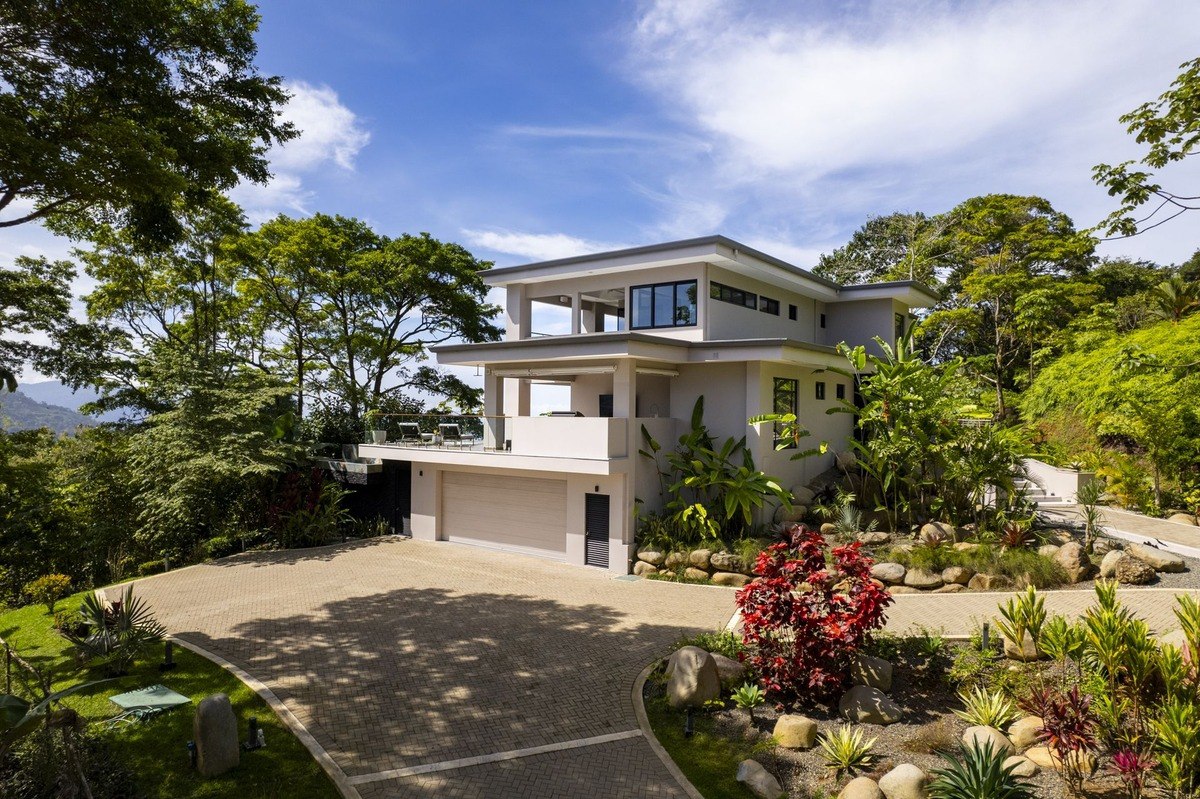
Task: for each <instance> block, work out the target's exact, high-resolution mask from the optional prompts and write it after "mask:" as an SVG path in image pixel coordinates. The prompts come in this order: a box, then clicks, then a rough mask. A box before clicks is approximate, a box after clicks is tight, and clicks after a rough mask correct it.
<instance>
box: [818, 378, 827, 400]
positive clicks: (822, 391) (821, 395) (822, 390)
mask: <svg viewBox="0 0 1200 799" xmlns="http://www.w3.org/2000/svg"><path fill="white" fill-rule="evenodd" d="M817 399H819V400H823V399H825V383H824V382H822V381H820V380H818V381H817Z"/></svg>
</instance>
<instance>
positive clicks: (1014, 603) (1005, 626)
mask: <svg viewBox="0 0 1200 799" xmlns="http://www.w3.org/2000/svg"><path fill="white" fill-rule="evenodd" d="M1000 616H1001V618H999V619H996V629H997V630H999V631H1000V634H1001V635H1003V636H1004V637H1005V638H1007V639H1008V640H1009V641H1011V642H1012V643H1013V644H1014V645H1015V646H1017V647H1021V646H1024V642H1025V636H1026V635H1028V636H1029V639H1030V641H1031V642H1032V643H1033V645H1034V647H1037V646H1038V643H1039V640H1040V638H1041V633H1042V625H1043V624H1045V623H1046V602H1045V600H1044V599H1042V597H1041V596H1039V595H1038V592H1037V588H1035V587H1034V586H1032V585H1031V586H1029V587H1028V588H1027V589H1025V591H1023V592H1022V593H1019V594H1017V595H1016V596H1013V597H1010V598H1009V600H1008V601H1007V602H1005V603H1004V604H1003V605H1001V606H1000Z"/></svg>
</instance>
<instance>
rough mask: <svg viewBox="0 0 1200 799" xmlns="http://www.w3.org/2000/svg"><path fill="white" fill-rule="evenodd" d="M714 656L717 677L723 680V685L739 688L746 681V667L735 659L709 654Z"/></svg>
mask: <svg viewBox="0 0 1200 799" xmlns="http://www.w3.org/2000/svg"><path fill="white" fill-rule="evenodd" d="M709 654H710V655H712V659H713V662H715V663H716V664H717V675H718V676H719V677H720V678H721V685H726V686H735V687H736V686H739V685H741V684H742V681H743V680H745V679H746V667H745V666H744V665H742V664H741V663H738V662H737V661H736V660H734V659H733V658H727V657H725V656H724V655H720V654H717V653H716V652H709Z"/></svg>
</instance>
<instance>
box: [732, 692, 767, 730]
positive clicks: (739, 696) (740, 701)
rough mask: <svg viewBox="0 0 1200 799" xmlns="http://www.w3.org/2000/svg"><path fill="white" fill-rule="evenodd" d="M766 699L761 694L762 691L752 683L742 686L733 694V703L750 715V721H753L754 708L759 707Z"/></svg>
mask: <svg viewBox="0 0 1200 799" xmlns="http://www.w3.org/2000/svg"><path fill="white" fill-rule="evenodd" d="M766 699H767V695H766V694H765V693H763V689H761V688H759V687H758V686H757V685H755V684H754V683H752V682H748V683H745V684H743V685H742V687H741V688H738V689H737V690H736V691H734V692H733V703H734V704H735V705H737V706H738V707H740V708H741V709H742V710H745V711H746V712H747V713H749V714H750V721H752V722H753V721H754V708H756V707H758V706H759V705H761V704H762V703H763V702H765V701H766Z"/></svg>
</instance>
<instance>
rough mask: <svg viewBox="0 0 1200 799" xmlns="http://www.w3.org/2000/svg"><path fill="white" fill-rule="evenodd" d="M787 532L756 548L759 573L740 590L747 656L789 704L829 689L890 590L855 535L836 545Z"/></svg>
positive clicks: (810, 533) (879, 616)
mask: <svg viewBox="0 0 1200 799" xmlns="http://www.w3.org/2000/svg"><path fill="white" fill-rule="evenodd" d="M788 538H789V540H788V541H786V542H784V543H779V544H775V545H773V546H771V547H769V548H768V549H767V550H766V551H764V552H762V553H761V554H760V555H759V556H758V560H757V561H756V562H755V565H754V573H755V575H757V579H755V580H754V581H753V582H751V583H750V584H748V585H747V586H746V587H745V588H742V589H741V590H740V591H738V594H737V606H738V608H740V609H741V611H742V617H743V621H744V624H745V629H744V632H743V633H742V643H743V645H744V646H745V653H744V655H743V657H744V659H745V660H746V661H747V662H748V663H749V664H750V665H751V666H752V667H753V668H754V670H755V672H757V674H758V675H759V682H760V684H761V685H762V688H763V690H764V691H766V693H767V695H768V696H769V697H771V698H772V699H773V700H775V701H777V702H781V703H784V704H787V703H791V702H795V701H803V700H807V699H817V698H823V697H826V696H829V695H831V694H833V693H835V692H837V691H838V690H839V689H841V688H842V687H843V686H844V685H845V684H846V680H847V674H848V671H849V669H850V664H851V663H852V662H853V660H854V656H855V654H856V653H857V652H858V650H859V647H861V646H862V644H863V643H864V641H865V640H866V639H867V637H868V636H869V635H870V634H871V631H872V630H878V629H879V628H881V627H882V626H883V623H884V620H885V617H884V610H885V609H886V608H887V606H888V605H890V604H891V603H892V597H891V595H890V594H889V593H888V592H887V591H886V590H885V589H883V588H880V587H879V586H878V585H876V584H875V583H874V582H872V580H871V566H872V565H873V562H872V560H871V559H870V558H869V557H867V556H866V555H864V554H863V553H862V552H861V551H860V547H861V544H859V543H858V542H855V543H852V544H847V545H845V546H839V547H836V548H835V549H834V550H833V552H832V553H831V554H832V565H827V563H826V555H825V552H826V544H825V539H824V538H823V537H822V536H821V534H820V533H818V532H816V531H815V530H810V529H808V528H807V527H805V526H804V525H796V526H794V527H792V528H791V529H790V530H789V533H788Z"/></svg>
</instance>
